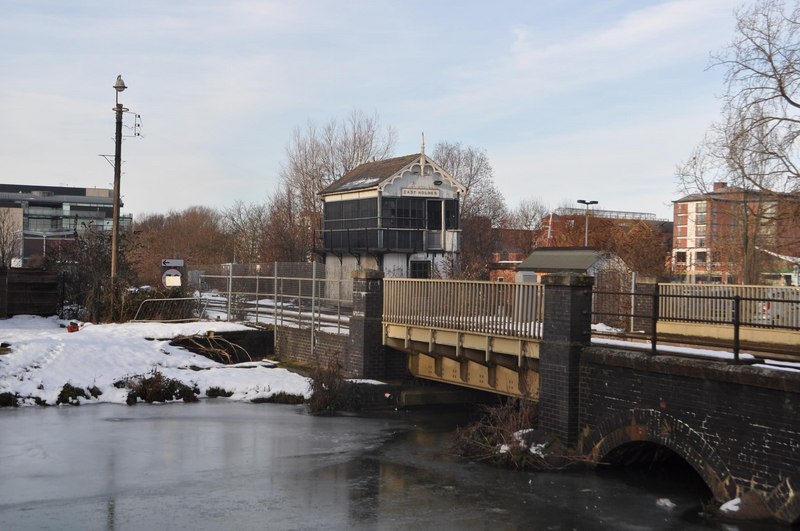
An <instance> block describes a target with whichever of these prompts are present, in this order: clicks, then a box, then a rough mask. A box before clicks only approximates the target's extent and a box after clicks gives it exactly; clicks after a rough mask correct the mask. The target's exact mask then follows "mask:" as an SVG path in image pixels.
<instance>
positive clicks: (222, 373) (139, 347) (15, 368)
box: [0, 316, 310, 405]
mask: <svg viewBox="0 0 800 531" xmlns="http://www.w3.org/2000/svg"><path fill="white" fill-rule="evenodd" d="M65 324H66V322H65V321H61V320H59V319H57V318H55V317H50V318H42V317H34V316H16V317H13V318H11V319H6V320H0V342H2V343H3V344H4V345H7V346H8V347H9V349H10V351H11V352H10V353H9V354H5V355H2V354H0V393H9V392H10V393H13V394H16V395H18V396H20V397H21V399H22V400H21V403H22V404H26V405H29V404H34V403H35V400H36V399H37V398H38V399H39V400H44V401H46V402H47V403H48V404H51V405H52V404H55V403H56V399H57V398H58V394H59V392H60V391H61V389H62V387H63V386H64V384H66V383H69V384H71V385H73V386H75V387H80V388H83V389H88V388H91V387H97V389H99V390H100V391H101V392H102V394H101V395H100V396H98V397H97V398H91V399H88V400H85V399H81V401H82V402H91V403H101V402H111V403H118V404H124V403H125V400H126V398H127V394H128V390H127V389H124V388H123V389H118V388H116V387H114V382H118V381H121V380H125V379H127V378H131V377H135V376H145V375H147V374H149V373H152V372H153V371H154V370H158V371H159V372H161V373H162V374H163V375H164V376H166V377H167V378H172V379H175V380H178V381H180V382H183V383H184V384H186V385H188V386H191V387H197V388H199V389H200V393H201V394H200V396H201V397H203V396H205V395H206V391H207V390H208V389H209V388H212V387H218V388H222V389H225V390H226V391H229V392H233V395H232V396H231V398H230V399H231V400H243V401H250V400H253V399H256V398H259V399H263V398H268V397H271V396H273V395H275V394H277V393H281V392H283V393H287V394H295V395H302V396H305V397H308V395H309V389H310V386H309V380H308V379H307V378H305V377H302V376H299V375H297V374H295V373H292V372H290V371H287V370H285V369H280V368H270V365H269V364H261V363H245V364H239V365H222V364H220V363H217V362H214V361H211V360H209V359H208V358H205V357H204V356H200V355H197V354H193V353H192V352H189V351H187V350H184V349H182V348H179V347H173V346H170V345H169V340H170V339H171V338H174V337H176V336H180V335H183V336H186V335H195V334H203V335H204V334H206V333H207V332H209V331H216V332H224V331H229V330H243V329H245V327H243V326H241V325H237V324H234V323H225V322H194V323H126V324H107V325H93V324H89V323H87V324H86V325H84V326H83V327H82V328H81V330H80V331H79V332H74V333H69V332H67V330H66V328H62V325H65ZM148 338H150V339H148Z"/></svg>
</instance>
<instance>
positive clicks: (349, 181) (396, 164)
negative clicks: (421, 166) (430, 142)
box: [320, 153, 420, 195]
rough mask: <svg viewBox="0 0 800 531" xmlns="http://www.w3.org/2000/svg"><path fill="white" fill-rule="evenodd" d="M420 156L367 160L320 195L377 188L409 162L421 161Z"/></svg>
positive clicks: (416, 154) (417, 154)
mask: <svg viewBox="0 0 800 531" xmlns="http://www.w3.org/2000/svg"><path fill="white" fill-rule="evenodd" d="M419 158H420V154H419V153H415V154H413V155H405V156H402V157H395V158H393V159H385V160H376V161H375V162H365V163H364V164H361V165H359V166H356V167H355V168H353V169H352V170H350V171H349V172H347V173H346V174H345V175H344V176H343V177H342V178H341V179H339V180H338V181H335V182H333V183H331V184H330V185H329V186H328V187H326V188H325V189H323V190H322V191H321V192H320V195H325V194H332V193H337V192H350V191H353V190H363V189H365V188H375V187H376V186H378V185H379V184H381V183H382V182H383V181H385V180H387V179H389V178H390V177H392V176H393V175H395V174H396V173H397V172H399V171H400V170H402V169H403V168H405V167H406V166H408V165H409V164H411V163H413V162H416V161H419Z"/></svg>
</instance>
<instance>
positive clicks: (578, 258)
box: [516, 247, 630, 282]
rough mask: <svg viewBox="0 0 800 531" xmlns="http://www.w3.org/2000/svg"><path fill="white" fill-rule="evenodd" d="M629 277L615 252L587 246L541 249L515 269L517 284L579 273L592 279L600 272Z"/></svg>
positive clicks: (623, 263) (628, 271)
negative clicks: (547, 276)
mask: <svg viewBox="0 0 800 531" xmlns="http://www.w3.org/2000/svg"><path fill="white" fill-rule="evenodd" d="M609 270H613V271H617V272H624V273H627V274H629V273H630V269H629V268H628V266H627V265H625V262H623V261H622V259H621V258H620V257H619V256H617V255H616V254H615V253H612V252H609V251H599V250H597V249H592V248H589V247H540V248H538V249H536V250H535V251H533V252H532V253H531V254H530V255H528V257H527V258H526V259H525V260H523V261H522V263H521V264H519V265H518V266H517V275H516V281H517V282H541V280H542V277H543V276H545V275H549V274H551V273H580V274H585V275H590V276H593V277H597V276H600V274H601V272H603V271H609Z"/></svg>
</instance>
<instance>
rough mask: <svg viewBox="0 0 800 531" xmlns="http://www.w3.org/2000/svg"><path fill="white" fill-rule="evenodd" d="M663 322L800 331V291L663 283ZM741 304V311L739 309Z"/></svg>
mask: <svg viewBox="0 0 800 531" xmlns="http://www.w3.org/2000/svg"><path fill="white" fill-rule="evenodd" d="M658 288H659V293H660V297H659V299H660V300H659V319H661V320H665V321H688V320H694V321H695V322H705V323H719V322H730V320H731V319H732V318H733V316H734V314H735V313H736V314H738V321H739V323H740V324H742V325H744V326H754V327H762V328H763V327H766V328H782V329H789V330H800V288H798V287H778V286H732V285H724V286H723V285H708V284H659V286H658ZM737 305H738V308H737Z"/></svg>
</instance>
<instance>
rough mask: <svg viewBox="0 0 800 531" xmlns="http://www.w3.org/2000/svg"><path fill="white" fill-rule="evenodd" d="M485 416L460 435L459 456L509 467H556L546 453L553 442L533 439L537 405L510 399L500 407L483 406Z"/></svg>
mask: <svg viewBox="0 0 800 531" xmlns="http://www.w3.org/2000/svg"><path fill="white" fill-rule="evenodd" d="M481 413H482V415H481V417H480V418H479V419H478V420H477V421H475V422H473V423H471V424H469V425H468V426H467V427H466V428H463V429H459V430H458V432H457V433H456V440H455V443H454V445H453V447H454V450H455V451H456V453H458V454H459V455H461V456H463V457H466V458H468V459H471V460H474V461H488V462H490V463H492V464H494V465H498V466H506V467H509V468H518V469H519V468H524V469H531V468H532V469H550V468H553V467H552V466H551V464H550V463H549V462H548V460H547V457H546V456H545V454H544V448H546V447H548V446H549V445H550V441H535V440H533V438H534V435H535V432H534V431H533V430H532V428H533V427H534V426H536V424H537V421H538V408H537V404H536V403H535V402H533V401H531V400H518V399H509V400H506V401H505V402H504V403H502V404H500V405H495V406H483V408H482V411H481Z"/></svg>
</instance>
